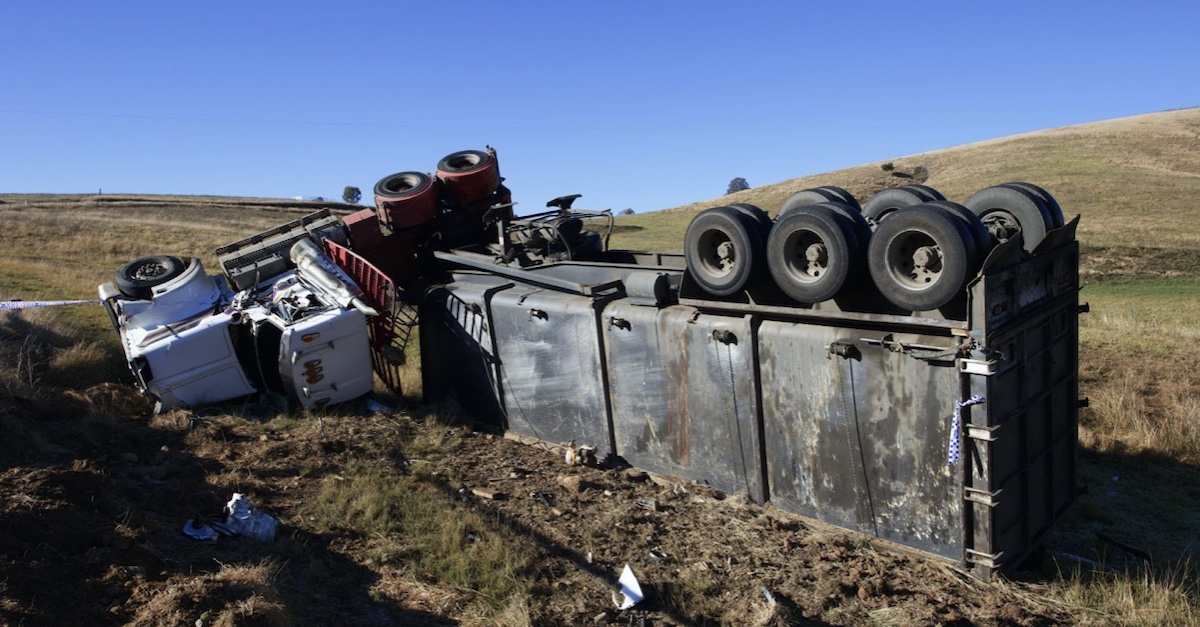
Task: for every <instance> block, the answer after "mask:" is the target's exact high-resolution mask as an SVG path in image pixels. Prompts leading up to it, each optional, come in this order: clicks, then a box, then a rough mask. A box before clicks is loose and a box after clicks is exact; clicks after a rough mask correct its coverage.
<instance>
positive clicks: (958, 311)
mask: <svg viewBox="0 0 1200 627" xmlns="http://www.w3.org/2000/svg"><path fill="white" fill-rule="evenodd" d="M374 192H375V207H374V208H372V209H364V210H362V211H359V212H356V213H354V214H351V215H349V216H346V217H345V218H344V219H343V220H342V228H343V230H342V231H341V232H340V233H339V237H316V238H315V239H318V240H319V241H320V243H321V244H322V245H323V247H324V249H325V252H326V253H327V254H328V256H329V257H330V258H331V259H332V260H334V261H335V262H336V263H337V265H338V266H339V267H340V268H341V269H342V270H344V272H345V273H346V274H347V275H349V277H352V278H353V283H356V284H357V285H354V286H353V289H354V290H356V293H361V295H362V298H363V300H365V301H366V302H367V303H369V304H370V306H371V307H372V308H374V309H375V310H377V311H378V312H380V315H378V316H374V317H372V318H371V320H370V322H369V323H368V324H367V331H368V333H369V334H370V336H371V341H370V345H371V351H372V356H373V361H374V366H375V370H376V373H377V374H378V375H379V378H380V379H381V380H382V381H383V382H384V383H386V384H387V385H389V386H391V387H393V388H396V387H398V385H399V380H400V379H399V372H398V368H399V365H400V363H401V362H402V357H403V354H404V350H403V349H404V344H405V342H407V340H408V338H409V337H410V332H411V329H412V327H413V325H415V324H416V323H417V321H418V320H419V322H420V330H421V332H420V334H419V337H420V342H421V351H420V352H421V369H422V375H423V381H424V384H423V385H424V394H425V395H426V397H427V398H429V399H434V398H442V397H454V398H457V399H458V401H459V402H460V403H461V404H462V406H463V407H464V409H465V410H466V411H467V412H469V413H470V414H471V415H472V416H473V417H474V418H475V419H477V420H479V421H481V422H485V423H490V424H492V425H494V426H495V427H496V428H499V429H504V430H506V431H507V432H509V433H511V434H513V435H515V436H517V437H522V438H530V439H536V440H542V441H548V442H553V443H558V444H562V443H567V442H573V443H575V444H576V445H586V446H589V447H594V448H595V449H596V451H597V452H598V453H599V455H600V456H601V457H606V458H609V459H611V460H623V461H624V462H626V463H628V464H630V465H633V466H635V467H639V468H643V469H646V470H650V471H653V472H658V473H662V474H666V475H671V476H675V477H680V478H684V479H691V480H696V481H700V482H705V483H707V484H710V485H712V486H713V487H715V488H718V489H720V490H723V491H726V492H731V493H738V492H740V493H745V494H748V495H749V496H750V498H752V499H753V500H754V501H756V502H759V503H764V502H768V501H769V502H771V503H773V504H775V505H776V506H778V507H780V508H782V509H784V510H787V511H789V512H793V513H795V514H798V515H801V516H805V517H808V518H812V519H816V520H819V521H823V522H825V523H829V524H832V525H836V526H838V527H841V528H844V529H848V530H851V531H855V532H859V533H863V534H866V535H868V536H871V537H875V538H879V539H882V540H885V541H889V542H892V543H895V544H898V545H901V546H903V547H908V548H911V549H915V550H918V551H921V552H924V553H928V554H932V555H936V556H939V557H941V558H945V559H949V560H952V561H954V562H958V563H960V564H961V565H963V566H964V567H966V568H968V569H970V570H971V571H972V572H974V573H975V574H976V575H977V576H980V577H985V578H986V577H989V576H990V575H992V574H993V573H996V572H1001V571H1005V570H1008V569H1011V568H1013V567H1015V566H1016V565H1017V564H1018V563H1019V562H1020V561H1021V560H1022V559H1023V558H1024V557H1026V556H1027V555H1028V554H1029V553H1030V552H1031V551H1032V550H1033V549H1034V548H1035V547H1036V545H1037V543H1038V542H1039V540H1040V539H1041V538H1042V537H1043V536H1044V535H1045V534H1046V533H1047V532H1048V531H1049V530H1050V528H1051V526H1052V525H1053V523H1054V522H1055V521H1056V520H1057V519H1058V518H1060V517H1061V516H1062V514H1063V513H1064V512H1065V511H1066V509H1067V507H1068V506H1069V505H1070V504H1071V503H1072V502H1073V500H1074V498H1075V494H1076V457H1077V425H1078V407H1079V404H1080V401H1079V400H1078V365H1077V364H1078V361H1077V350H1078V349H1077V347H1078V315H1079V303H1078V255H1079V252H1078V245H1077V243H1076V241H1075V237H1074V233H1075V228H1076V225H1077V223H1078V218H1077V217H1076V218H1075V219H1074V220H1072V221H1070V222H1065V221H1064V219H1063V215H1062V211H1061V209H1060V208H1059V206H1058V204H1057V203H1056V202H1055V200H1054V198H1053V197H1052V196H1051V195H1050V194H1048V193H1047V192H1046V191H1045V190H1043V189H1041V188H1039V187H1037V186H1034V185H1030V184H1027V183H1008V184H1004V185H997V186H994V187H989V188H987V189H984V190H981V191H979V192H978V193H976V194H974V195H972V196H971V197H970V198H967V199H966V200H965V201H963V202H962V204H958V203H954V202H950V201H947V200H946V199H945V198H944V197H942V195H941V194H940V193H939V192H937V190H935V189H932V188H929V187H926V186H922V185H909V186H905V187H902V188H897V189H891V190H885V191H883V192H880V193H879V194H877V195H875V196H873V197H872V198H871V199H870V200H868V201H867V202H866V203H863V204H861V205H860V204H859V202H858V201H857V199H855V198H854V197H853V196H852V195H851V194H850V193H848V192H847V191H846V190H843V189H840V188H836V187H819V188H814V189H809V190H804V191H801V192H799V193H797V194H795V195H793V196H792V197H791V198H789V199H788V200H787V202H785V203H784V205H783V206H782V207H781V208H780V210H779V211H778V212H777V214H776V217H775V218H774V219H772V218H771V217H770V216H769V215H768V214H767V213H766V212H764V211H763V210H762V209H760V208H758V207H755V206H753V205H748V204H735V205H731V206H727V207H717V208H712V209H708V210H706V211H703V212H701V213H699V214H698V215H697V216H696V217H695V218H694V219H693V220H692V222H691V224H690V226H689V228H688V230H687V233H686V235H685V238H684V242H683V249H684V252H683V253H662V252H644V251H628V250H613V249H610V248H609V247H608V238H609V235H610V234H611V232H612V228H613V219H612V216H611V214H610V213H609V212H592V211H581V210H577V209H575V208H573V203H574V201H575V200H577V199H578V197H579V196H578V195H575V196H565V197H561V198H556V199H554V200H552V201H550V202H549V203H547V211H545V212H541V213H537V214H534V215H526V216H517V215H516V214H515V213H514V212H513V207H514V205H513V203H512V198H511V192H510V191H509V190H508V188H507V187H506V186H505V185H504V184H503V179H502V178H501V177H500V172H499V164H498V161H497V158H496V154H495V152H494V151H493V150H491V149H490V148H489V149H488V150H487V151H464V152H459V153H454V154H452V155H449V156H447V157H446V158H444V159H442V160H441V162H440V163H439V164H438V168H437V172H436V174H434V175H427V174H424V173H420V172H401V173H398V174H394V175H391V176H388V177H385V178H384V179H382V180H381V181H380V182H379V183H378V184H377V185H376V187H375V190H374ZM342 236H344V238H343V237H342Z"/></svg>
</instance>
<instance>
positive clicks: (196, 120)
mask: <svg viewBox="0 0 1200 627" xmlns="http://www.w3.org/2000/svg"><path fill="white" fill-rule="evenodd" d="M1197 24H1200V4H1198V3H1192V2H1182V1H1181V2H1139V3H1126V2H1103V1H1095V2H1058V3H1055V2H1004V3H1000V2H987V3H985V2H962V1H959V2H894V1H893V2H837V3H835V2H772V3H766V2H762V3H759V2H740V3H718V2H667V1H661V2H646V1H644V2H569V1H564V2H499V1H493V2H474V1H472V0H456V1H455V2H446V3H438V2H420V3H408V2H356V1H353V0H348V1H344V2H329V1H325V2H307V1H303V0H300V1H290V2H273V1H262V2H254V1H252V0H242V1H241V2H223V1H220V0H212V1H209V2H203V3H200V2H191V3H185V2H164V1H162V0H155V1H153V2H142V1H128V2H120V1H114V2H82V1H80V2H62V1H56V0H41V1H33V0H8V1H7V2H4V3H2V4H0V192H69V193H75V192H78V193H95V191H96V190H97V189H101V188H103V189H104V190H105V192H106V193H108V192H114V193H115V192H137V193H178V194H220V195H235V196H240V195H246V196H268V197H292V196H301V195H304V196H316V195H323V196H326V197H331V196H333V197H336V196H340V195H341V191H342V188H343V187H344V186H346V185H354V186H357V187H360V188H362V190H363V192H364V195H365V196H369V192H370V189H371V187H373V185H374V184H375V182H376V181H377V180H378V179H380V178H382V177H383V176H385V175H387V174H390V173H392V172H398V171H401V170H421V171H432V170H433V169H435V166H436V164H437V161H438V159H439V158H441V157H442V156H444V155H445V154H447V153H450V152H453V151H456V150H461V149H467V148H479V149H482V148H483V147H484V146H486V145H492V146H494V147H496V149H497V150H498V151H499V154H500V162H501V170H502V173H503V175H504V176H505V177H506V178H507V179H508V185H509V187H510V188H511V189H512V190H513V193H514V199H515V200H516V201H517V202H518V203H519V204H518V207H517V212H518V213H533V212H535V211H538V210H541V209H542V208H543V207H544V204H545V201H546V200H548V199H550V198H552V197H554V196H558V195H562V194H569V193H582V194H583V195H584V198H583V199H582V200H581V201H580V202H579V203H577V206H579V207H580V208H589V209H604V208H612V209H617V210H620V209H624V208H627V207H629V208H633V209H634V210H636V211H638V212H639V213H640V212H645V211H650V210H654V209H660V208H665V207H671V206H676V205H680V204H684V203H688V202H693V201H697V200H702V199H707V198H712V197H716V196H719V195H721V194H723V193H724V191H725V187H726V185H727V184H728V182H729V180H730V179H732V178H734V177H738V176H740V177H744V178H746V179H747V180H748V181H749V183H750V184H751V185H752V186H758V185H765V184H769V183H775V182H779V181H782V180H785V179H788V178H793V177H796V176H803V175H807V174H815V173H820V172H824V171H828V170H833V169H837V168H841V167H845V166H850V165H856V164H860V163H867V162H874V161H883V160H887V159H889V158H892V157H897V156H902V155H907V154H913V153H918V152H924V151H927V150H933V149H937V148H944V147H948V146H953V145H957V144H962V143H967V142H972V141H979V140H983V139H990V138H993V137H1000V136H1004V135H1009V134H1013V133H1020V132H1024V131H1032V130H1037V129H1042V128H1051V127H1056V126H1062V125H1067V124H1075V123H1080V122H1089V121H1094V120H1101V119H1106V118H1113V117H1121V116H1126V115H1134V114H1138V113H1149V112H1154V111H1160V110H1164V109H1172V108H1180V107H1192V106H1198V105H1200V37H1198V36H1197V31H1196V29H1197ZM364 200H366V201H368V202H369V199H366V198H365V199H364Z"/></svg>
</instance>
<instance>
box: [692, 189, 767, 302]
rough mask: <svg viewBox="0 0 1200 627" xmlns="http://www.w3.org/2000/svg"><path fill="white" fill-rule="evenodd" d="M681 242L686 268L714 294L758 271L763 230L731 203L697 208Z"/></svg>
mask: <svg viewBox="0 0 1200 627" xmlns="http://www.w3.org/2000/svg"><path fill="white" fill-rule="evenodd" d="M683 245H684V258H685V259H686V260H687V269H688V272H690V273H691V275H692V278H694V279H695V280H696V283H698V284H699V285H700V287H701V288H703V289H704V291H705V292H708V293H709V294H712V295H713V296H729V295H730V294H733V293H734V292H737V291H739V290H741V289H742V288H744V287H746V285H747V284H749V283H750V282H751V281H753V280H754V279H756V278H757V276H758V275H759V274H760V273H761V268H762V265H763V261H762V260H763V256H764V253H763V248H764V247H763V241H762V234H761V233H760V232H759V230H758V225H757V224H756V223H755V222H754V220H752V219H751V218H750V217H749V216H747V215H746V214H744V213H742V212H741V211H739V210H737V209H735V208H733V207H713V208H712V209H706V210H705V211H702V212H700V214H699V215H697V216H696V217H695V218H693V219H692V222H691V224H689V225H688V229H687V235H685V236H684V243H683Z"/></svg>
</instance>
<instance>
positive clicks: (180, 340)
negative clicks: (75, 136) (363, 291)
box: [99, 213, 377, 413]
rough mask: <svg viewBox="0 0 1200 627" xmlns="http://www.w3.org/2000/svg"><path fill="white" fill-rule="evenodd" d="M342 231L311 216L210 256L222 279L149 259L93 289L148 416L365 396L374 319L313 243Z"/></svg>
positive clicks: (199, 268)
mask: <svg viewBox="0 0 1200 627" xmlns="http://www.w3.org/2000/svg"><path fill="white" fill-rule="evenodd" d="M322 218H323V219H322ZM339 229H340V226H339V225H338V222H337V220H336V218H332V217H329V216H328V214H327V213H324V215H322V214H314V215H313V216H309V217H307V218H305V219H303V220H298V221H296V222H294V223H290V224H289V225H284V226H283V227H280V228H278V229H272V230H271V231H268V232H266V233H262V234H259V236H255V237H254V238H250V239H248V240H243V241H241V242H238V243H236V244H231V245H230V246H226V247H222V248H221V249H219V250H218V254H219V255H221V262H222V265H223V266H224V269H225V274H224V276H209V275H207V274H205V271H204V266H203V264H202V263H201V261H200V260H199V259H195V258H192V259H187V260H182V259H179V258H177V257H169V256H163V255H158V256H152V257H144V258H141V259H137V260H135V261H132V262H130V263H128V264H126V265H124V266H122V268H121V269H120V270H119V271H118V272H117V275H116V279H115V280H114V281H112V282H108V283H105V284H103V285H101V286H100V288H99V289H100V299H101V300H102V301H103V302H104V306H105V308H106V309H107V310H108V313H109V317H110V319H111V321H112V323H113V327H114V328H115V329H116V331H117V333H118V335H119V336H120V339H121V346H122V348H123V349H124V351H125V356H126V359H127V360H128V362H129V367H130V370H131V371H132V372H133V375H134V379H135V380H136V384H137V386H138V387H139V388H140V389H141V390H142V392H143V393H144V394H146V395H147V396H149V397H151V398H152V399H154V401H155V412H156V413H157V412H162V411H168V410H171V409H175V408H179V407H183V408H190V407H197V406H200V405H206V404H211V403H218V402H222V401H227V400H230V399H235V398H238V397H243V396H248V395H251V394H256V393H274V394H278V395H281V396H284V397H286V398H288V399H289V400H290V401H291V402H292V403H294V404H298V405H299V406H300V407H303V408H306V409H312V408H321V407H325V406H326V405H332V404H336V403H341V402H344V401H348V400H352V399H354V398H357V397H359V396H362V395H363V394H366V393H367V392H369V391H370V390H371V387H372V385H373V383H374V375H373V372H372V369H371V351H370V346H369V340H368V334H367V317H368V316H372V315H377V312H376V311H375V310H374V309H372V308H371V307H369V306H368V305H366V304H365V303H364V302H363V301H362V300H361V299H360V298H359V297H358V296H357V294H358V288H357V286H355V285H354V283H353V281H352V280H351V279H350V278H349V277H347V276H346V275H345V274H344V273H343V272H341V270H340V269H338V268H337V267H336V266H335V265H334V264H333V263H332V262H331V261H330V260H329V259H328V258H327V257H326V256H325V255H324V254H323V253H322V252H321V250H320V248H319V247H318V246H317V245H316V243H315V242H314V240H319V239H320V238H321V237H331V236H332V237H336V236H337V234H338V233H339V232H340V231H339Z"/></svg>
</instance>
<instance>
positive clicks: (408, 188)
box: [375, 172, 433, 202]
mask: <svg viewBox="0 0 1200 627" xmlns="http://www.w3.org/2000/svg"><path fill="white" fill-rule="evenodd" d="M432 185H433V179H432V178H430V176H429V175H428V174H425V173H423V172H397V173H395V174H389V175H388V176H385V177H383V178H381V179H379V182H378V183H376V184H375V197H376V198H378V199H379V200H381V201H384V202H396V201H399V200H404V199H406V198H412V197H413V196H419V195H421V194H422V193H424V192H425V191H426V190H428V189H429V188H430V186H432Z"/></svg>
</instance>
